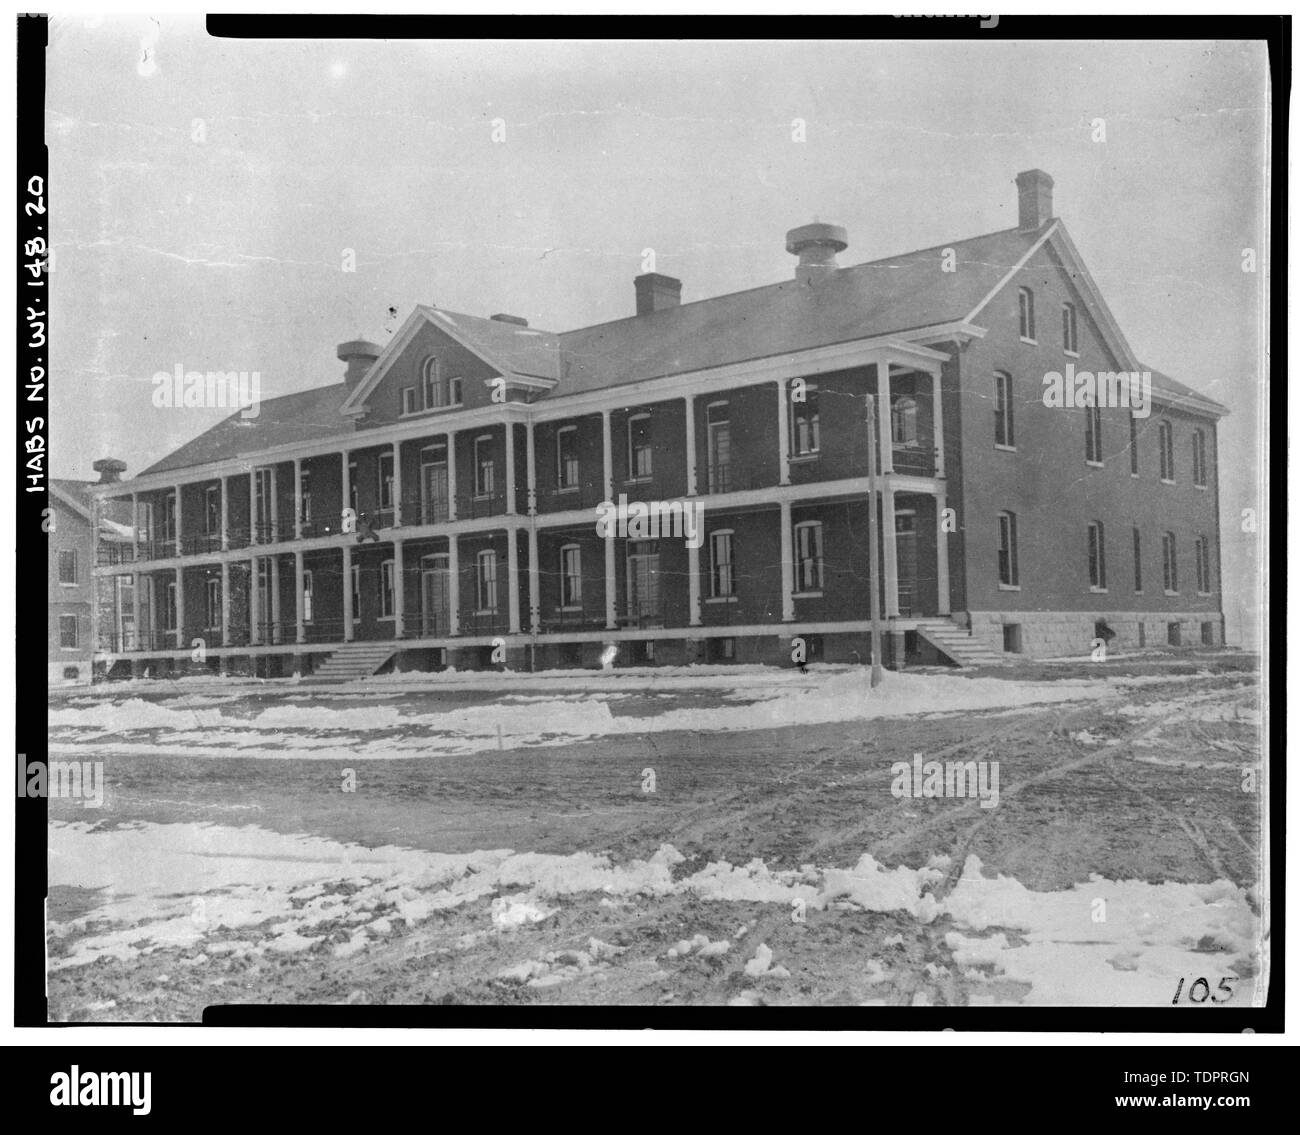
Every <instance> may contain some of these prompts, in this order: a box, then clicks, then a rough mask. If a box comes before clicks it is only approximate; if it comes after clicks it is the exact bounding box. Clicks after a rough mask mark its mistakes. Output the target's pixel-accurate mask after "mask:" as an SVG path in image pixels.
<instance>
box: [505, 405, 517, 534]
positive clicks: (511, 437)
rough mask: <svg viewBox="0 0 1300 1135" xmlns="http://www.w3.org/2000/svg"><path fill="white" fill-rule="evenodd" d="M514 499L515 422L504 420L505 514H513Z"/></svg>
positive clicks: (514, 510)
mask: <svg viewBox="0 0 1300 1135" xmlns="http://www.w3.org/2000/svg"><path fill="white" fill-rule="evenodd" d="M516 504H517V502H516V501H515V424H514V422H511V421H507V422H506V515H507V516H514V514H515V512H516V507H515V506H516Z"/></svg>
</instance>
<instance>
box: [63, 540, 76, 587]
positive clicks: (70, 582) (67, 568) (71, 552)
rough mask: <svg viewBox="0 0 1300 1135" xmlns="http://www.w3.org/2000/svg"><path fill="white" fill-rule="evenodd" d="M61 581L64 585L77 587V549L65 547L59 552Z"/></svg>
mask: <svg viewBox="0 0 1300 1135" xmlns="http://www.w3.org/2000/svg"><path fill="white" fill-rule="evenodd" d="M59 582H60V583H61V584H63V586H64V587H75V586H76V583H77V550H76V548H72V549H64V550H63V551H61V552H60V553H59Z"/></svg>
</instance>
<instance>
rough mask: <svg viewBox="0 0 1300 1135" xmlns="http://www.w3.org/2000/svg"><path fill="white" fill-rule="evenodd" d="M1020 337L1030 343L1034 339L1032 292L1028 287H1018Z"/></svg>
mask: <svg viewBox="0 0 1300 1135" xmlns="http://www.w3.org/2000/svg"><path fill="white" fill-rule="evenodd" d="M1020 337H1021V338H1022V339H1025V340H1027V341H1028V342H1030V343H1033V342H1035V339H1034V293H1033V292H1031V291H1030V290H1029V289H1028V288H1021V289H1020Z"/></svg>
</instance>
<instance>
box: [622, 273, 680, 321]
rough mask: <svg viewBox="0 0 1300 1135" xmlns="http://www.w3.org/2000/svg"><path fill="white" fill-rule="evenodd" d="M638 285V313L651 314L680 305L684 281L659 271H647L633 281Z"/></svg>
mask: <svg viewBox="0 0 1300 1135" xmlns="http://www.w3.org/2000/svg"><path fill="white" fill-rule="evenodd" d="M632 283H633V285H634V286H635V287H636V313H637V315H649V314H650V313H651V312H654V311H663V310H664V309H665V308H669V307H680V306H681V302H682V282H681V280H674V279H673V278H672V277H671V276H661V275H660V274H659V273H658V272H646V273H645V274H644V275H642V276H638V277H637V278H636V279H635V280H633V281H632Z"/></svg>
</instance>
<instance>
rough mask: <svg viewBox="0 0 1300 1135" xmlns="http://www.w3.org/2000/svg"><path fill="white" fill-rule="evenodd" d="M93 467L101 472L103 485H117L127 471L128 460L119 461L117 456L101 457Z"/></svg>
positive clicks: (100, 477) (100, 478)
mask: <svg viewBox="0 0 1300 1135" xmlns="http://www.w3.org/2000/svg"><path fill="white" fill-rule="evenodd" d="M91 468H92V469H93V470H95V472H96V473H98V474H99V483H100V484H101V485H116V484H117V483H118V482H119V481H120V480H121V479H122V474H123V473H125V472H126V462H125V461H119V460H118V459H117V458H116V457H101V458H100V459H99V460H98V461H96V462H95V463H94V464H93V465H92V466H91Z"/></svg>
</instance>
